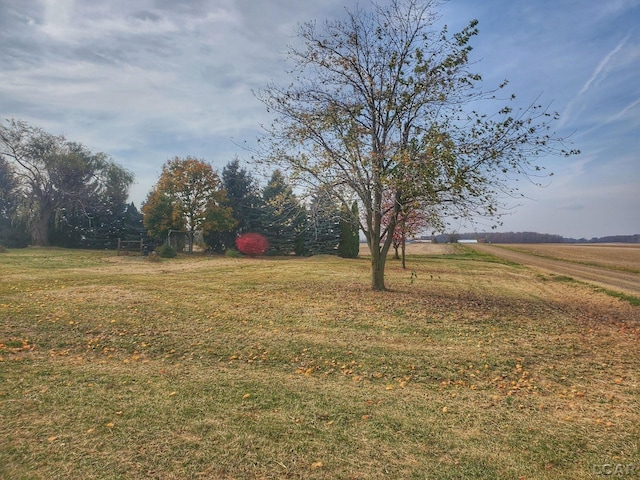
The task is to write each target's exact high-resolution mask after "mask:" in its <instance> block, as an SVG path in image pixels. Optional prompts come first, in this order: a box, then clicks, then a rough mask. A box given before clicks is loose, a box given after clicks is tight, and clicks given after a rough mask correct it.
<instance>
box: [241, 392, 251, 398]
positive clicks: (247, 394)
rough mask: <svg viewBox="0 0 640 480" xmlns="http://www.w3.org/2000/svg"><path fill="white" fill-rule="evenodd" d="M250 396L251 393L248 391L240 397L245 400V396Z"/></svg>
mask: <svg viewBox="0 0 640 480" xmlns="http://www.w3.org/2000/svg"><path fill="white" fill-rule="evenodd" d="M250 396H251V394H250V393H245V394H244V395H243V396H242V399H243V400H246V399H247V398H249V397H250Z"/></svg>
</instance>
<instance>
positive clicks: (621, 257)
mask: <svg viewBox="0 0 640 480" xmlns="http://www.w3.org/2000/svg"><path fill="white" fill-rule="evenodd" d="M505 246H506V247H509V248H512V249H514V250H520V251H523V252H529V253H533V254H535V255H541V256H544V257H549V258H557V259H562V260H568V261H572V262H577V263H584V264H589V265H598V266H603V267H615V268H619V269H628V270H634V271H637V272H640V244H553V243H541V244H517V245H505Z"/></svg>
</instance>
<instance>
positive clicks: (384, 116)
mask: <svg viewBox="0 0 640 480" xmlns="http://www.w3.org/2000/svg"><path fill="white" fill-rule="evenodd" d="M437 3H438V2H437V1H434V0H391V1H390V2H385V4H383V5H378V4H375V3H374V4H371V6H370V8H368V9H365V8H364V7H361V6H360V5H358V4H356V6H355V7H354V10H348V11H347V14H346V18H345V19H344V20H336V21H332V22H326V23H325V24H324V28H317V25H316V23H315V22H310V23H306V24H303V25H301V26H300V28H299V32H298V34H299V37H300V39H301V40H302V45H303V46H302V47H300V48H297V47H290V48H289V52H288V53H289V57H290V59H292V60H293V63H294V72H293V79H292V82H291V84H290V85H288V86H285V87H281V86H278V85H275V84H271V85H268V86H267V87H266V88H265V89H264V90H262V91H261V92H259V93H258V97H259V98H260V99H261V100H262V101H263V102H264V103H265V104H266V105H267V107H268V109H269V111H272V112H274V113H275V114H276V115H277V117H278V118H277V121H276V122H274V123H273V124H272V126H271V127H267V132H266V135H265V140H266V142H263V143H266V144H267V146H268V150H267V152H266V153H265V152H263V153H264V154H265V157H264V158H266V160H267V161H269V162H270V163H272V164H275V165H281V166H283V167H284V168H287V171H289V172H291V173H292V174H293V175H294V178H297V179H301V180H304V181H307V182H309V183H310V184H313V185H322V186H323V188H326V189H328V190H330V191H332V192H333V193H334V194H335V195H337V196H340V197H341V198H342V200H343V202H344V203H348V202H349V201H350V199H348V198H347V195H345V193H346V194H348V193H351V194H355V195H356V197H357V198H358V200H359V203H360V206H361V208H362V221H361V224H360V227H361V229H362V231H363V233H364V235H365V237H366V239H367V243H368V244H369V248H370V250H371V286H372V288H373V289H374V290H384V289H385V282H384V269H385V262H386V258H387V253H388V251H389V248H390V246H391V244H392V241H393V233H394V230H395V228H396V225H397V222H398V218H399V215H400V213H401V211H402V209H403V207H404V206H405V205H414V204H420V205H423V206H424V207H425V208H427V209H429V210H430V211H434V210H437V211H438V212H439V218H443V217H444V215H446V214H455V215H466V216H473V215H489V216H492V215H496V214H497V213H498V211H499V207H500V206H501V202H502V200H501V195H503V194H504V193H507V194H514V190H513V188H512V184H511V183H510V182H509V179H510V178H512V177H513V176H517V175H525V176H528V175H530V174H532V173H534V174H535V173H536V172H537V171H538V170H539V167H538V166H536V165H535V164H533V163H532V159H533V158H535V157H536V156H538V155H540V154H544V153H561V152H562V144H561V143H560V144H558V141H561V139H559V138H557V137H556V136H555V134H554V133H553V132H551V131H550V130H549V125H548V122H549V121H550V120H553V119H554V118H555V115H554V114H551V113H549V112H547V111H546V109H545V108H544V107H542V106H538V105H528V106H526V105H525V106H524V107H523V108H521V109H517V108H514V107H513V106H510V105H507V106H504V105H499V106H498V107H495V104H491V105H493V108H491V106H490V105H487V104H486V103H487V102H488V101H489V100H492V99H493V100H496V99H497V98H498V96H497V95H496V93H495V92H496V91H499V90H500V88H501V87H504V85H506V82H505V84H503V85H500V86H499V87H496V89H495V90H494V91H493V92H488V93H485V92H483V91H481V89H480V88H481V77H480V75H478V74H477V73H475V72H473V71H471V70H470V62H469V52H470V51H471V46H470V41H471V39H472V37H474V36H475V35H476V34H477V28H476V26H477V22H476V21H472V22H470V23H469V25H468V26H467V27H466V28H464V29H463V30H462V31H460V32H459V33H456V34H454V35H450V34H449V33H448V32H447V30H446V28H445V29H442V30H440V29H436V28H435V19H436V16H437V11H436V10H435V7H436V5H437ZM514 99H515V97H511V101H512V102H513V101H515V100H514ZM507 101H509V100H507ZM488 112H491V113H488ZM386 196H388V197H390V198H393V199H394V201H393V202H392V203H391V206H390V207H389V208H390V209H391V216H390V221H389V222H388V224H386V225H385V224H384V223H383V221H382V219H383V217H384V216H385V213H386V212H385V209H384V206H383V199H384V198H385V197H386Z"/></svg>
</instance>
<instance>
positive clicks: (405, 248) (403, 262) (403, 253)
mask: <svg viewBox="0 0 640 480" xmlns="http://www.w3.org/2000/svg"><path fill="white" fill-rule="evenodd" d="M406 253H407V241H406V239H404V238H403V239H402V268H403V270H406V268H407V265H406V263H405V256H406Z"/></svg>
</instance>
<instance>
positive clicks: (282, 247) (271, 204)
mask: <svg viewBox="0 0 640 480" xmlns="http://www.w3.org/2000/svg"><path fill="white" fill-rule="evenodd" d="M262 201H263V207H262V215H261V216H260V223H261V228H260V233H262V234H263V235H264V236H265V237H267V240H268V241H269V250H268V251H267V254H270V255H289V254H291V253H296V254H298V255H300V254H302V252H303V245H304V239H301V237H302V236H303V235H304V224H305V221H306V212H305V210H304V208H303V207H302V206H301V205H300V203H299V202H298V199H297V198H296V196H295V195H294V193H293V190H292V188H291V187H290V186H289V185H288V183H287V181H286V179H285V177H284V175H283V174H282V172H281V171H280V170H276V171H274V172H273V174H272V175H271V179H270V180H269V183H268V184H267V186H266V187H265V188H264V190H263V191H262Z"/></svg>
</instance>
